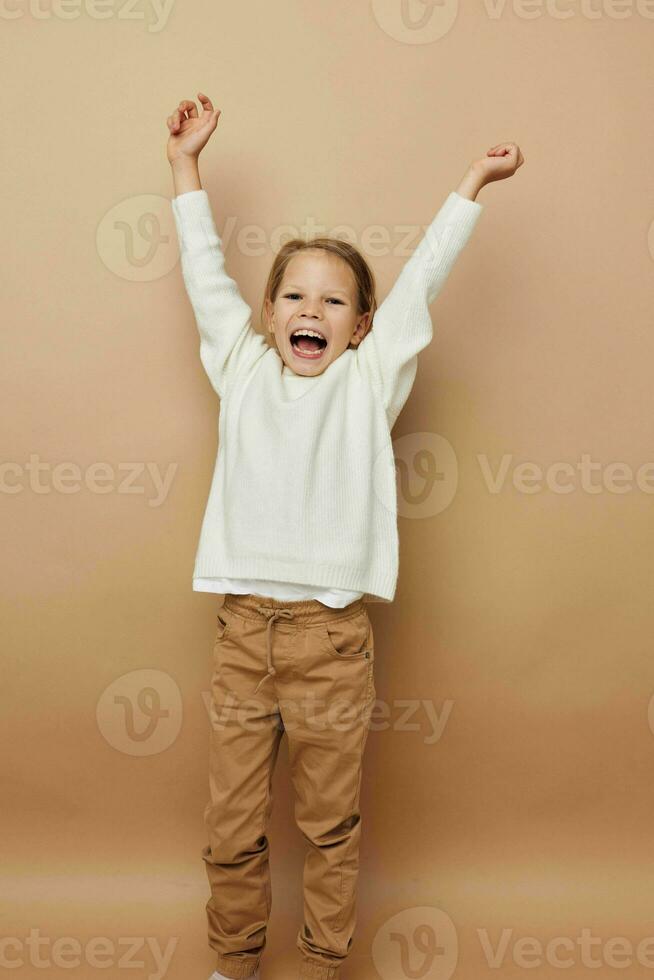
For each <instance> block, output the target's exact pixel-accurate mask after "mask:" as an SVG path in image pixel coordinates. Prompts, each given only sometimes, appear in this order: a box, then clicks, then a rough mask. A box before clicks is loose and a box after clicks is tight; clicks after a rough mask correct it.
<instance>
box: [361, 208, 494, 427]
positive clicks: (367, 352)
mask: <svg viewBox="0 0 654 980" xmlns="http://www.w3.org/2000/svg"><path fill="white" fill-rule="evenodd" d="M482 210H483V205H482V204H479V202H478V201H471V200H470V199H469V198H466V197H462V196H461V195H460V194H458V193H457V192H456V191H452V192H451V193H450V194H449V195H448V197H447V198H446V200H445V202H444V204H443V205H442V207H441V209H440V210H439V212H438V213H437V215H436V217H435V218H434V219H433V221H432V222H431V224H430V226H429V228H428V229H427V231H426V232H425V235H424V237H423V238H422V239H421V241H420V242H419V243H418V245H417V247H416V248H415V250H414V252H413V254H412V255H411V256H410V258H409V259H407V261H406V263H405V264H404V266H403V268H402V269H401V271H400V274H399V276H398V277H397V279H396V281H395V283H394V285H393V287H392V289H391V290H390V292H389V294H388V295H387V297H386V299H385V300H384V301H383V303H381V305H380V306H379V308H378V309H377V311H376V313H375V316H374V318H373V325H372V328H371V329H370V330H369V331H368V333H367V334H366V336H365V337H364V339H363V340H362V341H361V343H360V344H359V346H358V348H357V349H356V354H357V358H358V363H359V368H360V370H361V372H362V373H363V374H365V375H366V376H367V377H368V379H369V381H370V383H371V385H372V386H373V387H374V388H376V389H377V391H378V392H379V393H380V396H381V399H382V401H383V405H384V410H385V411H386V415H387V418H388V422H389V427H390V428H392V427H393V425H394V423H395V420H396V419H397V417H398V415H399V414H400V412H401V411H402V408H403V407H404V404H405V402H406V400H407V398H408V397H409V394H410V392H411V388H412V387H413V382H414V380H415V376H416V371H417V355H418V354H419V352H420V351H421V350H423V349H424V348H425V347H426V346H427V345H428V344H429V343H430V342H431V340H432V337H433V325H432V321H431V316H430V313H429V305H430V304H431V303H432V302H433V301H434V300H435V298H436V296H437V295H438V293H439V292H440V290H441V288H442V287H443V284H444V283H445V280H446V279H447V277H448V275H449V273H450V270H451V269H452V266H453V265H454V263H455V261H456V259H457V256H458V255H459V252H461V250H462V249H463V247H464V245H465V244H466V242H467V241H468V239H469V238H470V235H471V234H472V231H473V229H474V227H475V225H476V223H477V220H478V218H479V215H480V214H481V212H482Z"/></svg>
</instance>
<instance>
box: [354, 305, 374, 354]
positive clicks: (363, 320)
mask: <svg viewBox="0 0 654 980" xmlns="http://www.w3.org/2000/svg"><path fill="white" fill-rule="evenodd" d="M369 329H370V310H368V312H367V313H362V314H361V316H360V317H359V320H358V322H357V325H356V329H355V331H354V333H353V334H352V337H351V338H350V343H351V344H352V345H353V346H354V347H358V346H359V344H360V343H361V341H362V340H363V338H364V337H365V335H366V334H367V333H368V330H369Z"/></svg>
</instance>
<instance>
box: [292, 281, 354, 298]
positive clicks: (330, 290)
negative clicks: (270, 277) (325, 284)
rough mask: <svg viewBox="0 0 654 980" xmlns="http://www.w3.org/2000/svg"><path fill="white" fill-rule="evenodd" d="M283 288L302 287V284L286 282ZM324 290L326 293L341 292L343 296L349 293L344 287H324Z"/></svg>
mask: <svg viewBox="0 0 654 980" xmlns="http://www.w3.org/2000/svg"><path fill="white" fill-rule="evenodd" d="M284 289H302V286H298V285H297V284H296V283H294V282H288V283H286V285H285V286H284ZM325 292H326V293H343V295H344V296H348V295H349V293H348V292H347V290H346V289H326V290H325Z"/></svg>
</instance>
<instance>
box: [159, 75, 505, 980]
mask: <svg viewBox="0 0 654 980" xmlns="http://www.w3.org/2000/svg"><path fill="white" fill-rule="evenodd" d="M198 99H199V101H200V103H201V105H202V111H201V113H200V114H198V110H197V108H196V105H195V103H194V102H191V101H188V100H184V101H183V102H180V104H179V106H178V108H177V109H176V110H175V111H174V112H173V113H172V115H171V116H169V117H168V120H167V122H168V129H169V132H170V135H169V139H168V146H167V155H168V160H169V162H170V164H171V167H172V173H173V182H174V187H175V195H176V196H175V197H174V199H173V201H172V208H173V213H174V217H175V223H176V228H177V233H178V236H179V243H180V253H181V266H182V273H183V277H184V282H185V285H186V290H187V292H188V296H189V299H190V301H191V304H192V307H193V311H194V314H195V318H196V322H197V326H198V329H199V333H200V359H201V361H202V364H203V366H204V368H205V370H206V372H207V375H208V377H209V380H210V381H211V384H212V386H213V388H214V389H215V391H216V393H217V394H218V396H219V397H220V399H221V409H220V423H219V448H218V455H217V459H216V466H215V470H214V475H213V479H212V483H211V488H210V491H209V499H208V502H207V506H206V511H205V515H204V520H203V523H202V528H201V532H200V541H199V546H198V551H197V555H196V560H195V569H194V577H193V588H194V589H195V590H198V591H206V592H216V593H220V594H223V595H224V596H225V598H224V604H223V605H222V606H221V607H220V611H219V613H218V616H217V619H218V630H217V634H216V640H215V645H214V671H213V674H212V679H211V688H212V703H211V741H210V779H209V785H210V801H209V802H208V804H207V807H206V810H205V821H206V826H207V831H208V844H207V846H206V847H205V848H204V849H203V851H202V857H203V859H204V861H205V864H206V869H207V873H208V877H209V884H210V887H211V898H210V899H209V901H208V903H207V917H208V926H209V945H210V947H211V948H212V949H213V950H214V951H215V953H216V956H217V962H216V967H217V969H216V972H215V973H214V974H213V980H224V978H244V977H250V976H254V977H255V980H257V978H258V976H259V961H260V958H261V954H262V952H263V950H264V947H265V944H266V927H267V923H268V919H269V916H270V910H271V904H272V895H271V886H270V875H269V865H268V856H269V845H268V838H267V836H266V829H267V825H268V820H269V817H270V813H271V808H272V791H271V780H272V773H273V769H274V766H275V761H276V758H277V753H278V748H279V743H280V739H281V737H282V735H283V734H284V732H286V734H287V737H288V750H289V760H290V766H291V776H292V780H293V786H294V790H295V819H296V822H297V825H298V827H299V828H300V830H301V832H302V834H303V836H304V838H305V840H306V841H307V844H308V849H307V854H306V860H305V866H304V877H303V885H304V922H303V924H302V927H301V929H300V931H299V933H298V936H297V946H298V948H299V950H300V953H301V960H300V970H299V976H300V978H302V980H309V978H313V980H336V978H337V977H339V975H340V973H339V971H340V967H341V964H342V963H343V961H344V960H345V958H346V957H347V955H348V953H349V952H350V948H351V945H352V936H353V933H354V928H355V924H356V913H355V900H356V886H357V875H358V869H359V857H358V856H359V843H360V834H361V813H360V810H359V791H360V785H361V766H362V757H363V751H364V746H365V744H366V737H367V732H368V723H369V719H370V714H371V710H372V706H373V703H374V700H375V684H374V677H373V665H374V637H373V631H372V626H371V623H370V619H369V617H368V611H367V607H366V602H368V601H377V602H391V601H392V600H393V597H394V595H395V587H396V581H397V574H398V537H397V516H396V482H395V463H394V458H393V447H392V442H391V435H390V433H391V429H392V427H393V424H394V423H395V420H396V419H397V417H398V415H399V413H400V411H401V410H402V407H403V406H404V404H405V402H406V400H407V398H408V396H409V393H410V391H411V388H412V385H413V382H414V379H415V374H416V366H417V355H418V353H419V352H420V351H421V350H423V348H425V347H426V346H427V345H428V344H429V342H430V341H431V339H432V323H431V318H430V314H429V305H430V303H431V302H432V301H433V300H434V299H435V297H436V295H437V294H438V292H439V291H440V289H441V287H442V286H443V283H444V282H445V280H446V278H447V276H448V274H449V272H450V269H451V268H452V266H453V264H454V262H455V260H456V258H457V256H458V254H459V252H460V251H461V249H462V248H463V246H464V245H465V244H466V242H467V241H468V238H469V237H470V235H471V233H472V230H473V228H474V226H475V224H476V222H477V220H478V218H479V215H480V212H481V211H482V205H480V204H479V203H478V202H476V201H475V198H476V196H477V194H478V193H479V190H480V189H481V188H482V187H483V186H484V185H485V184H487V183H489V182H490V181H494V180H500V179H502V178H504V177H509V176H510V175H512V174H513V173H515V171H516V170H517V168H518V167H519V166H521V164H522V163H523V157H522V154H521V152H520V150H519V148H518V147H517V146H516V145H515V144H514V143H502V144H499V145H498V146H495V147H493V148H492V149H491V150H488V152H487V154H486V157H484V158H482V159H480V160H477V161H476V162H475V163H473V164H472V165H471V166H470V167H469V168H468V170H467V171H466V173H465V175H464V177H463V179H462V181H461V183H460V184H459V186H458V188H457V190H456V191H452V192H451V193H450V194H449V195H448V197H447V198H446V200H445V203H444V204H443V206H442V207H441V209H440V211H439V212H438V214H437V215H436V216H435V218H434V219H433V221H432V223H431V225H430V226H429V228H428V231H427V232H426V234H425V236H424V238H423V239H422V240H421V241H420V243H419V244H418V246H417V248H416V249H415V251H414V252H413V254H412V255H411V257H410V258H409V260H408V261H407V262H406V263H405V265H404V267H403V268H402V270H401V272H400V275H399V276H398V278H397V280H396V282H395V284H394V286H393V288H392V290H391V291H390V293H389V295H388V296H387V297H386V299H385V300H384V302H383V303H382V305H381V306H380V307H379V309H376V302H375V282H374V277H373V274H372V272H371V270H370V269H369V267H368V265H367V263H366V261H365V259H364V258H363V257H362V256H361V254H360V253H359V252H358V251H357V249H356V248H354V247H353V246H352V245H350V244H348V243H347V242H344V241H340V240H337V239H333V238H314V239H312V240H311V241H308V242H307V241H304V240H302V239H297V238H296V239H293V240H292V241H289V242H287V243H286V244H285V245H284V246H283V247H282V248H281V250H280V251H279V253H278V254H277V256H276V257H275V260H274V262H273V266H272V269H271V271H270V275H269V277H268V282H267V284H266V288H265V292H264V300H263V306H262V320H263V322H264V324H265V327H267V330H268V331H269V332H270V334H271V335H272V339H273V340H274V344H268V343H267V341H266V339H265V338H264V336H262V335H261V334H260V333H258V332H257V331H256V330H255V329H254V328H253V326H252V311H251V309H250V308H249V307H248V305H247V304H246V303H245V301H244V300H243V298H242V297H241V295H240V293H239V291H238V288H237V286H236V284H235V282H234V281H233V280H232V279H230V278H229V276H228V275H227V274H226V272H225V264H224V257H223V254H222V249H221V244H222V243H221V240H220V238H219V236H218V233H217V231H216V227H215V224H214V221H213V216H212V212H211V208H210V205H209V199H208V197H207V194H206V191H204V190H203V189H202V185H201V183H200V176H199V171H198V155H199V153H200V151H201V150H202V148H203V147H204V146H205V144H206V143H207V140H208V139H209V137H210V136H211V134H212V133H213V131H214V130H215V128H216V125H217V122H218V117H219V116H220V110H219V109H218V110H214V108H213V105H212V103H211V100H210V99H209V98H207V96H206V95H203V94H202V93H201V92H198ZM373 320H374V322H373Z"/></svg>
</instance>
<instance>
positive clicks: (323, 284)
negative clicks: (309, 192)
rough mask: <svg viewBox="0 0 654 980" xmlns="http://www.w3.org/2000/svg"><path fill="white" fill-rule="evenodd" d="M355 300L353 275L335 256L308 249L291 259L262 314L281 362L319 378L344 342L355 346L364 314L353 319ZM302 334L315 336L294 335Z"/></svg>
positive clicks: (366, 315) (364, 323)
mask: <svg viewBox="0 0 654 980" xmlns="http://www.w3.org/2000/svg"><path fill="white" fill-rule="evenodd" d="M356 298H357V289H356V283H355V280H354V274H353V272H352V270H351V269H350V267H349V265H348V264H347V262H345V261H344V260H343V259H341V258H339V257H338V255H332V254H331V253H329V252H326V251H325V250H324V249H317V248H314V249H305V250H303V251H302V252H298V254H297V255H294V256H293V258H292V259H291V260H290V261H289V263H288V265H287V266H286V270H285V272H284V278H283V280H282V282H281V284H280V287H279V290H278V291H277V298H276V299H275V302H274V303H271V302H270V300H268V301H267V302H266V311H267V314H268V329H269V331H270V332H271V333H272V334H273V335H274V337H275V342H276V344H277V349H278V351H279V353H280V355H281V357H282V360H283V361H284V363H285V364H287V365H288V367H289V368H291V370H292V371H294V372H295V374H302V375H306V376H313V375H317V374H322V372H323V371H324V370H325V368H326V367H327V366H328V365H329V364H331V363H332V361H335V360H336V358H337V357H339V356H340V355H341V354H342V353H343V351H344V350H346V349H347V348H348V346H349V345H350V344H352V345H353V346H354V347H358V345H359V344H360V343H361V341H362V340H363V338H364V336H365V335H366V333H367V330H368V324H369V319H370V314H369V313H363V314H361V315H357V302H356ZM307 330H308V331H310V332H312V333H314V334H319V335H320V336H318V337H314V338H311V337H308V336H304V337H301V336H297V334H298V332H299V333H301V332H302V331H307ZM294 335H296V336H295V337H294Z"/></svg>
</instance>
